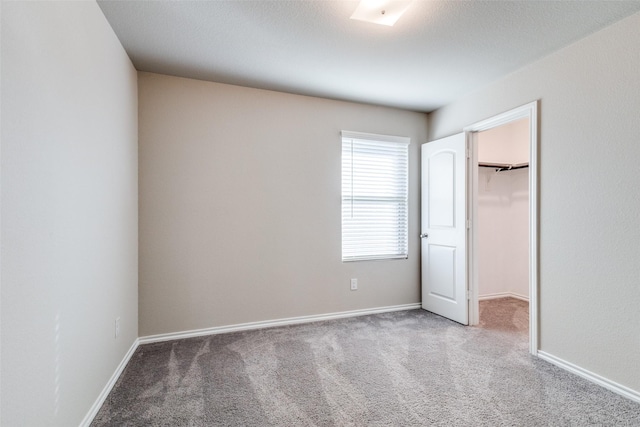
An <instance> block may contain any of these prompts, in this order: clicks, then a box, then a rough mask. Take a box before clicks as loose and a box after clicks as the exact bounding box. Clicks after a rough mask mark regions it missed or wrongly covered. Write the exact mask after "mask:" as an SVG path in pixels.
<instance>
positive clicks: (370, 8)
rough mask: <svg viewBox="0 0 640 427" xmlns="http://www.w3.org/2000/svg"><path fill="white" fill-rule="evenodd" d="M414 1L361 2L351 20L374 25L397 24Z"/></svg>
mask: <svg viewBox="0 0 640 427" xmlns="http://www.w3.org/2000/svg"><path fill="white" fill-rule="evenodd" d="M412 1H413V0H409V1H399V0H360V4H358V8H357V9H356V11H355V12H353V15H351V19H356V20H358V21H365V22H372V23H374V24H380V25H388V26H389V27H390V26H392V25H393V24H395V23H396V21H397V20H398V18H400V16H402V14H403V13H404V12H405V11H406V10H407V9H408V8H409V5H410V4H411V2H412Z"/></svg>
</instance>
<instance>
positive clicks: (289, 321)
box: [138, 303, 421, 344]
mask: <svg viewBox="0 0 640 427" xmlns="http://www.w3.org/2000/svg"><path fill="white" fill-rule="evenodd" d="M420 307H421V304H420V303H415V304H403V305H394V306H389V307H378V308H366V309H363V310H351V311H341V312H338V313H327V314H315V315H312V316H300V317H289V318H285V319H276V320H265V321H261V322H249V323H239V324H236V325H228V326H215V327H212V328H204V329H194V330H191V331H182V332H171V333H168V334H158V335H148V336H145V337H140V338H139V339H138V341H139V342H140V344H149V343H154V342H162V341H170V340H177V339H183V338H192V337H200V336H204V335H215V334H223V333H228V332H238V331H248V330H251V329H262V328H271V327H274V326H285V325H297V324H300V323H310V322H319V321H322V320H333V319H343V318H346V317H356V316H366V315H368V314H378V313H388V312H391V311H403V310H413V309H416V308H420Z"/></svg>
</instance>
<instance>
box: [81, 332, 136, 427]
mask: <svg viewBox="0 0 640 427" xmlns="http://www.w3.org/2000/svg"><path fill="white" fill-rule="evenodd" d="M139 345H140V342H139V340H138V339H137V338H136V340H135V341H134V342H133V344H132V345H131V348H129V351H127V354H125V355H124V358H123V359H122V361H121V362H120V364H119V365H118V367H117V368H116V370H115V372H114V373H113V375H111V378H109V381H108V382H107V385H105V386H104V388H103V389H102V392H101V393H100V395H99V396H98V398H97V399H96V401H95V402H93V405H92V406H91V409H90V410H89V412H88V413H87V415H85V417H84V419H83V420H82V422H81V423H80V427H89V425H90V424H91V422H92V421H93V418H94V417H95V416H96V414H97V413H98V411H99V410H100V408H101V407H102V404H103V403H104V401H105V400H106V399H107V396H109V393H111V389H112V388H113V386H114V385H116V382H117V381H118V378H120V375H121V374H122V371H124V368H125V367H126V366H127V363H129V360H130V359H131V356H133V353H135V351H136V349H137V348H138V346H139Z"/></svg>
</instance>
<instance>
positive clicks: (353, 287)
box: [351, 279, 358, 291]
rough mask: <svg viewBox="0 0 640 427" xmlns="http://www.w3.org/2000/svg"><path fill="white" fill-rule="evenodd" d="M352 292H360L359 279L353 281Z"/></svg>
mask: <svg viewBox="0 0 640 427" xmlns="http://www.w3.org/2000/svg"><path fill="white" fill-rule="evenodd" d="M351 290H352V291H357V290H358V279H351Z"/></svg>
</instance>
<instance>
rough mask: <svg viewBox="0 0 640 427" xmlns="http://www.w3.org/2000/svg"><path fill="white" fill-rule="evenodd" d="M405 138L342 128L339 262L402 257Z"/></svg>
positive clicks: (405, 211) (404, 252) (404, 239)
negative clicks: (340, 253)
mask: <svg viewBox="0 0 640 427" xmlns="http://www.w3.org/2000/svg"><path fill="white" fill-rule="evenodd" d="M409 141H410V140H409V138H405V137H397V136H386V135H371V134H365V133H357V132H347V131H343V132H342V261H360V260H372V259H391V258H407V254H408V228H409V227H408V193H409V191H408V175H409Z"/></svg>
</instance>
